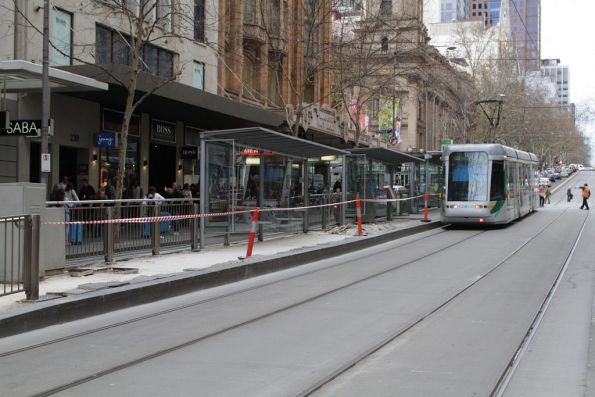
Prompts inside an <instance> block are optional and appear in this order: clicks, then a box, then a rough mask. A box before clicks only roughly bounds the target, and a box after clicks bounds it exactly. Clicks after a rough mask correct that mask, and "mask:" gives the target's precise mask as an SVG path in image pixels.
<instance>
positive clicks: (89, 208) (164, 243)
mask: <svg viewBox="0 0 595 397" xmlns="http://www.w3.org/2000/svg"><path fill="white" fill-rule="evenodd" d="M46 205H47V206H49V207H61V208H64V219H65V222H53V223H54V224H55V226H56V227H58V226H60V225H62V227H64V235H65V259H66V265H67V266H68V265H73V264H78V263H81V262H83V261H85V260H92V259H99V258H101V257H103V258H104V259H105V261H106V262H108V263H110V262H112V261H113V260H114V257H117V256H126V255H130V254H132V253H142V252H152V253H153V254H155V255H157V254H159V252H160V251H161V250H164V249H176V248H182V247H187V246H189V245H191V246H193V247H196V246H197V245H198V243H197V240H196V239H197V236H198V232H197V231H198V224H197V221H196V220H193V219H192V215H197V214H198V208H199V206H198V200H197V199H192V200H191V199H166V200H89V201H48V202H46ZM179 216H185V219H179ZM176 217H178V218H176ZM193 241H194V242H193Z"/></svg>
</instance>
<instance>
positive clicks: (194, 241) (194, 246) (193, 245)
mask: <svg viewBox="0 0 595 397" xmlns="http://www.w3.org/2000/svg"><path fill="white" fill-rule="evenodd" d="M191 206H192V210H193V212H192V214H193V215H194V216H193V217H192V221H191V222H190V227H191V228H192V230H191V231H190V249H191V250H192V251H193V252H196V251H200V249H199V247H198V232H199V231H198V228H199V224H198V212H199V208H198V204H191Z"/></svg>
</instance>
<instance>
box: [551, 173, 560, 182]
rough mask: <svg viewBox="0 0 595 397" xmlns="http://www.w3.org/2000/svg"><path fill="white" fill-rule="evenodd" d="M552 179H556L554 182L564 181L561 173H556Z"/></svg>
mask: <svg viewBox="0 0 595 397" xmlns="http://www.w3.org/2000/svg"><path fill="white" fill-rule="evenodd" d="M552 177H553V178H554V180H556V181H557V180H559V179H562V175H560V173H559V172H554V173H553V174H552Z"/></svg>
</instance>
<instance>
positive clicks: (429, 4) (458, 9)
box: [423, 0, 469, 25]
mask: <svg viewBox="0 0 595 397" xmlns="http://www.w3.org/2000/svg"><path fill="white" fill-rule="evenodd" d="M423 4H424V14H423V19H424V23H425V24H426V25H428V24H430V23H448V22H461V21H466V20H468V19H469V6H468V1H467V0H424V2H423Z"/></svg>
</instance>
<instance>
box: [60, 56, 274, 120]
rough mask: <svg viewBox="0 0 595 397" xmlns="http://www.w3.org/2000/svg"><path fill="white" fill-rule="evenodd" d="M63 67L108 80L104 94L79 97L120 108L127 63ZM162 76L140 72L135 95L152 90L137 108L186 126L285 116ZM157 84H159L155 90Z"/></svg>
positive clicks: (126, 79) (123, 94) (128, 68)
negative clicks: (166, 80) (165, 78)
mask: <svg viewBox="0 0 595 397" xmlns="http://www.w3.org/2000/svg"><path fill="white" fill-rule="evenodd" d="M64 69H65V70H70V71H73V72H75V73H78V74H81V75H84V76H88V77H92V78H94V79H97V80H100V81H104V82H106V83H109V85H110V88H109V92H107V93H102V94H99V93H85V94H81V95H77V96H79V97H81V98H84V99H87V100H91V101H97V102H100V103H102V104H103V105H104V106H106V107H111V108H115V109H119V108H122V107H123V105H124V104H125V102H126V95H127V91H126V89H125V87H123V86H122V85H121V84H120V81H123V82H126V81H128V80H129V79H130V67H129V66H126V65H117V64H110V65H101V68H99V67H97V66H95V65H76V66H66V67H64ZM163 83H164V81H163V79H162V78H161V77H159V76H155V75H151V74H149V73H145V72H141V73H140V74H139V76H138V81H137V87H136V88H137V96H138V97H140V96H141V95H142V94H143V93H146V92H151V91H153V90H154V93H153V94H152V95H149V96H148V97H147V98H145V99H144V100H143V101H142V102H141V103H140V105H139V106H138V108H137V109H138V111H142V112H147V113H150V114H151V115H153V117H158V118H161V119H164V120H184V121H185V122H186V123H187V124H188V125H194V126H200V127H201V128H206V129H210V128H221V127H222V126H223V127H224V128H237V127H240V126H241V127H245V126H252V125H265V126H270V127H278V126H280V125H281V123H283V120H284V119H285V118H284V116H283V115H282V114H280V113H277V112H274V111H271V110H266V109H262V108H259V107H257V106H252V105H249V104H246V103H241V102H237V101H234V100H232V99H229V98H225V97H223V96H220V95H216V94H212V93H210V92H207V91H204V90H200V89H198V88H194V87H191V86H189V85H187V84H182V83H178V82H176V81H170V82H167V83H166V84H163ZM156 87H159V88H158V89H156V90H155V88H156Z"/></svg>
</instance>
